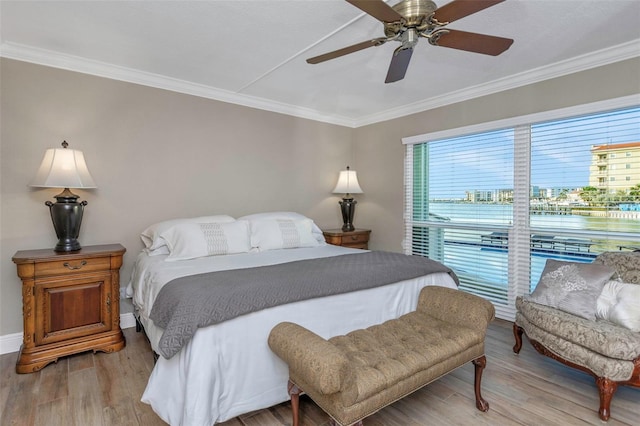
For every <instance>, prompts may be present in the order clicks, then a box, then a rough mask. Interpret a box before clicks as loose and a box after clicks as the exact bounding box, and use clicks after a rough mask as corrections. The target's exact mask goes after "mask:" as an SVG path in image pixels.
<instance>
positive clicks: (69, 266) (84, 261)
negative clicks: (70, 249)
mask: <svg viewBox="0 0 640 426" xmlns="http://www.w3.org/2000/svg"><path fill="white" fill-rule="evenodd" d="M86 264H87V261H86V260H83V261H82V262H80V265H71V264H69V262H64V263H63V264H62V265H63V266H64V267H66V268H68V269H71V270H72V271H73V270H76V269H80V268H82V267H83V266H84V265H86Z"/></svg>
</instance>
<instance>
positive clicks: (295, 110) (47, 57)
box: [0, 42, 353, 127]
mask: <svg viewBox="0 0 640 426" xmlns="http://www.w3.org/2000/svg"><path fill="white" fill-rule="evenodd" d="M0 56H1V57H4V58H8V59H15V60H18V61H24V62H30V63H34V64H38V65H45V66H49V67H53V68H59V69H64V70H67V71H74V72H79V73H83V74H90V75H95V76H98V77H105V78H110V79H113V80H119V81H125V82H127V83H135V84H140V85H143V86H149V87H155V88H157V89H164V90H169V91H172V92H178V93H183V94H187V95H193V96H198V97H201V98H207V99H213V100H216V101H221V102H227V103H231V104H235V105H242V106H246V107H250V108H256V109H261V110H266V111H271V112H276V113H280V114H285V115H290V116H294V117H299V118H305V119H309V120H314V121H321V122H326V123H330V124H337V125H340V126H346V127H353V120H352V119H345V118H342V117H337V116H334V115H329V114H323V113H320V112H318V111H316V110H313V109H311V108H304V107H300V106H296V105H289V104H285V103H282V102H276V101H272V100H269V99H264V98H259V97H255V96H249V95H242V94H238V93H235V92H231V91H228V90H222V89H217V88H215V87H211V86H206V85H204V84H198V83H192V82H189V81H185V80H180V79H177V78H172V77H167V76H163V75H160V74H154V73H149V72H146V71H140V70H135V69H132V68H126V67H121V66H118V65H113V64H108V63H105V62H100V61H96V60H92V59H87V58H82V57H79V56H73V55H67V54H63V53H59V52H54V51H51V50H46V49H40V48H37V47H32V46H26V45H23V44H18V43H10V42H5V43H2V45H0Z"/></svg>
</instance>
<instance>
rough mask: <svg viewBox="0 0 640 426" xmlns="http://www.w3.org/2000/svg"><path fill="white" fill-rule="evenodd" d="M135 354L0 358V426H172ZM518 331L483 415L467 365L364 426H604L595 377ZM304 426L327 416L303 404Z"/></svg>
mask: <svg viewBox="0 0 640 426" xmlns="http://www.w3.org/2000/svg"><path fill="white" fill-rule="evenodd" d="M124 332H125V336H126V339H127V346H126V348H125V349H123V350H122V351H120V352H117V353H113V354H105V353H96V354H93V353H91V352H88V353H84V354H79V355H75V356H70V357H66V358H62V359H60V360H59V361H58V362H57V363H56V364H51V365H49V366H47V367H45V368H44V369H43V370H41V371H39V372H37V373H33V374H16V373H15V362H16V358H17V353H12V354H6V355H2V356H0V409H1V410H2V412H1V413H0V425H2V426H7V425H46V426H56V425H61V426H73V425H75V426H89V425H96V426H98V425H104V426H111V425H141V426H153V425H164V424H165V423H164V422H163V421H162V420H160V419H159V418H158V417H157V416H156V415H155V414H154V412H153V411H152V410H151V408H150V407H149V406H148V405H146V404H143V403H141V402H140V397H141V395H142V392H143V391H144V387H145V384H146V382H147V379H148V377H149V374H150V372H151V369H152V368H153V358H152V355H151V351H150V348H149V344H148V343H147V341H146V339H145V338H144V336H143V334H141V333H136V332H135V329H133V328H129V329H126V330H124ZM513 343H514V342H513V335H512V332H511V323H509V322H506V321H500V320H496V321H494V322H493V323H492V324H491V326H490V327H489V331H488V336H487V341H486V352H487V368H486V369H485V372H484V377H483V382H482V395H483V397H484V398H485V399H486V400H487V401H488V402H489V404H490V409H489V411H488V412H487V413H482V412H480V411H478V410H476V408H475V403H474V396H473V366H472V365H471V364H469V365H466V366H463V367H461V368H459V369H458V370H456V371H454V372H453V373H451V374H449V375H447V376H445V377H443V378H441V379H439V380H438V381H436V382H434V383H432V384H430V385H428V386H426V387H425V388H423V389H421V390H419V391H417V392H415V393H413V394H412V395H409V396H408V397H406V398H404V399H402V400H400V401H398V402H396V403H395V404H393V405H391V406H389V407H387V408H385V409H383V410H382V411H380V412H378V413H376V414H374V415H373V416H370V417H368V418H367V419H365V420H364V425H365V426H383V425H384V426H414V425H415V426H419V425H447V426H448V425H465V426H466V425H492V426H495V425H536V426H538V425H563V426H564V425H589V424H591V425H603V424H605V423H603V422H601V421H600V419H599V418H598V416H597V409H598V392H597V390H596V387H595V385H594V382H593V379H592V378H591V377H590V376H588V375H586V374H584V373H580V372H577V371H574V370H572V369H569V368H567V367H565V366H563V365H561V364H559V363H557V362H555V361H553V360H551V359H549V358H546V357H543V356H541V355H539V354H538V353H537V352H535V350H534V349H533V348H532V347H531V345H530V344H529V343H528V341H525V343H524V346H523V348H522V351H521V353H520V355H514V354H513V352H512V350H511V348H512V346H513ZM611 412H612V416H611V419H610V420H609V422H608V423H607V424H608V425H610V426H619V425H637V424H639V423H640V389H636V388H630V387H624V386H623V387H620V388H618V391H617V392H616V394H615V396H614V399H613V403H612V405H611ZM301 418H302V424H303V425H309V426H319V425H326V424H327V423H328V417H327V415H326V414H324V413H323V412H322V411H321V410H320V409H319V408H318V407H317V406H316V405H315V404H313V402H312V401H311V400H309V399H308V398H306V397H302V398H301ZM290 424H291V410H290V405H289V403H288V402H286V403H282V404H279V405H277V406H275V407H271V408H268V409H265V410H260V411H257V412H254V413H249V414H246V415H243V416H240V417H238V418H235V419H232V420H230V421H227V422H224V423H222V425H223V426H272V425H273V426H282V425H290Z"/></svg>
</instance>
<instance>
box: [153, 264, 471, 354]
mask: <svg viewBox="0 0 640 426" xmlns="http://www.w3.org/2000/svg"><path fill="white" fill-rule="evenodd" d="M434 272H447V273H449V275H451V277H452V278H453V279H454V280H455V281H456V283H458V278H457V277H456V275H455V274H454V272H453V271H452V270H451V269H449V268H448V267H446V266H444V265H443V264H441V263H439V262H436V261H433V260H430V259H427V258H424V257H420V256H407V255H404V254H400V253H391V252H382V251H373V252H363V253H356V254H349V255H344V256H334V257H327V258H320V259H309V260H299V261H295V262H288V263H282V264H278V265H270V266H260V267H255V268H247V269H235V270H230V271H219V272H209V273H204V274H197V275H190V276H186V277H181V278H177V279H175V280H172V281H170V282H169V283H167V284H166V285H165V286H164V287H163V288H162V289H161V290H160V293H159V294H158V297H157V298H156V301H155V303H154V305H153V309H152V310H151V316H150V317H151V320H152V321H153V322H154V323H155V324H156V325H157V326H159V327H162V328H164V332H163V334H162V337H161V338H160V343H159V348H158V350H159V351H160V354H161V355H162V356H163V357H165V358H171V357H172V356H173V355H175V354H176V353H178V352H179V351H180V349H181V348H182V347H183V346H184V345H186V344H187V343H188V342H189V340H190V339H191V337H192V336H193V334H194V333H195V332H196V330H197V329H198V328H200V327H206V326H208V325H212V324H217V323H220V322H222V321H226V320H229V319H232V318H235V317H238V316H240V315H244V314H248V313H250V312H255V311H259V310H261V309H265V308H270V307H273V306H278V305H284V304H286V303H292V302H297V301H301V300H307V299H312V298H316V297H323V296H330V295H333V294H340V293H348V292H351V291H357V290H363V289H367V288H373V287H378V286H383V285H386V284H391V283H395V282H398V281H403V280H408V279H412V278H416V277H420V276H423V275H427V274H430V273H434Z"/></svg>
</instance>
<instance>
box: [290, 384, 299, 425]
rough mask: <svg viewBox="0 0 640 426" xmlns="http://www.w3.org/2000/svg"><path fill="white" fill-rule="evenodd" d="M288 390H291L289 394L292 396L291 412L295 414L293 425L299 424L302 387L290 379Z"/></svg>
mask: <svg viewBox="0 0 640 426" xmlns="http://www.w3.org/2000/svg"><path fill="white" fill-rule="evenodd" d="M287 390H288V391H289V395H290V396H291V413H292V415H293V426H298V425H299V422H300V417H299V413H300V392H302V391H301V390H300V388H299V387H298V386H297V385H296V384H295V383H293V382H292V381H291V380H289V384H288V386H287Z"/></svg>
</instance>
